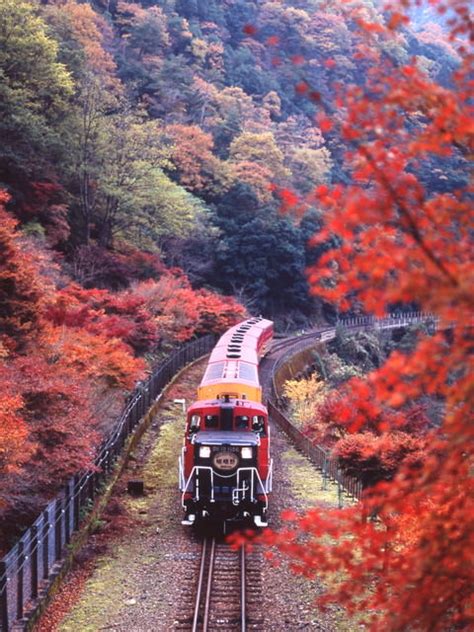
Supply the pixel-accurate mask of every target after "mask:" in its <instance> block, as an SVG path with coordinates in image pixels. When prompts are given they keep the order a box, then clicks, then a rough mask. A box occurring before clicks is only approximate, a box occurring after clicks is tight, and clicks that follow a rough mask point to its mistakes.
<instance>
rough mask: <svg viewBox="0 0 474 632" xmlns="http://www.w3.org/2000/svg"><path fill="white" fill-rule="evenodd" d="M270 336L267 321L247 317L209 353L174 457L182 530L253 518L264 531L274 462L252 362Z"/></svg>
mask: <svg viewBox="0 0 474 632" xmlns="http://www.w3.org/2000/svg"><path fill="white" fill-rule="evenodd" d="M272 337H273V323H272V322H271V321H270V320H266V319H264V318H261V317H258V318H250V319H248V320H246V321H243V322H242V323H240V324H238V325H236V326H235V327H232V328H231V329H229V331H227V332H226V333H225V334H224V335H223V336H222V337H221V338H220V339H219V341H218V343H217V345H216V346H215V347H214V350H213V351H212V353H211V355H210V358H209V362H208V364H207V367H206V370H205V372H204V376H203V378H202V380H201V383H200V385H199V387H198V393H197V397H198V399H197V401H196V402H194V403H193V404H192V405H191V406H190V407H189V408H188V411H187V418H186V431H185V436H184V442H183V448H182V452H181V456H180V458H179V482H180V490H181V493H182V505H183V508H184V511H185V517H184V519H183V521H182V523H183V524H184V525H192V524H197V523H199V522H201V521H203V520H215V521H220V522H224V523H225V522H227V521H237V520H252V521H253V522H254V524H255V525H256V526H258V527H264V526H267V509H268V495H269V494H270V492H271V488H272V459H271V457H270V429H269V427H268V413H267V409H266V407H265V406H264V405H263V403H262V388H261V386H260V382H259V377H258V363H259V360H260V358H261V357H262V356H263V354H264V353H265V351H266V349H267V348H268V346H269V344H270V342H271V340H272Z"/></svg>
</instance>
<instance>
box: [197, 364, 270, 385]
mask: <svg viewBox="0 0 474 632" xmlns="http://www.w3.org/2000/svg"><path fill="white" fill-rule="evenodd" d="M227 382H230V383H235V382H238V383H242V384H250V385H255V386H259V385H260V383H259V381H258V365H257V364H256V363H251V362H243V361H241V360H224V361H222V362H212V363H209V364H208V365H207V369H206V372H205V373H204V376H203V378H202V380H201V384H200V386H204V385H208V384H214V383H223V384H225V383H227Z"/></svg>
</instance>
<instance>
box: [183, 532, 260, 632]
mask: <svg viewBox="0 0 474 632" xmlns="http://www.w3.org/2000/svg"><path fill="white" fill-rule="evenodd" d="M261 595H262V580H261V573H260V563H259V561H258V562H257V560H256V559H254V557H252V555H250V556H248V555H247V554H246V551H245V549H244V548H241V549H239V550H235V549H232V548H231V547H230V546H229V545H228V544H225V543H224V542H219V541H218V540H217V539H216V538H215V537H207V538H204V540H203V542H202V550H201V561H200V565H199V575H198V581H197V587H196V592H195V600H194V612H193V618H192V624H191V627H190V629H191V630H192V632H212V631H217V630H220V631H222V630H226V631H229V632H231V631H234V630H235V631H237V630H238V631H240V632H245V631H248V630H263V629H264V628H263V615H262V613H261V608H260V609H258V602H260V605H261ZM257 613H258V614H257Z"/></svg>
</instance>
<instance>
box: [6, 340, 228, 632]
mask: <svg viewBox="0 0 474 632" xmlns="http://www.w3.org/2000/svg"><path fill="white" fill-rule="evenodd" d="M215 342H216V337H215V336H214V335H209V336H205V337H203V338H200V339H198V340H195V341H193V342H191V343H188V344H187V345H184V346H183V347H182V348H181V349H178V350H177V351H175V352H174V353H172V354H171V355H170V357H169V358H168V359H167V360H165V361H164V362H162V363H161V364H160V365H158V366H157V367H156V368H155V369H154V370H153V372H152V374H151V375H150V376H149V377H148V379H147V380H146V381H145V382H143V383H141V384H140V385H139V386H138V387H137V388H136V390H135V391H134V393H133V394H132V397H131V398H130V401H129V402H128V404H127V405H126V407H125V409H124V410H123V412H122V414H121V415H120V417H119V418H118V420H117V422H116V424H115V426H114V429H113V430H112V432H111V434H110V435H109V436H108V437H107V438H106V439H105V440H104V442H103V444H102V445H101V447H100V449H99V450H98V455H97V458H96V461H95V465H96V468H97V469H96V470H95V471H93V472H85V473H82V474H78V475H77V476H74V477H73V478H72V479H70V480H69V481H68V482H67V484H66V486H65V488H64V491H63V493H61V494H60V495H58V496H57V497H56V498H55V499H54V500H52V501H51V502H50V503H49V504H48V506H47V507H46V508H45V509H44V511H43V512H42V513H41V515H40V516H38V518H37V519H36V520H35V522H34V523H33V525H32V526H31V527H30V528H29V529H28V531H26V533H25V534H24V535H23V536H22V537H21V538H20V540H19V541H18V543H17V544H16V545H15V546H14V547H13V548H12V549H11V550H10V551H9V552H8V553H7V554H6V555H5V557H4V558H3V559H2V560H1V561H0V630H1V632H8V631H9V630H12V629H13V628H14V627H15V628H20V629H21V628H22V627H23V626H24V624H25V623H26V620H25V614H26V613H27V611H30V610H32V608H34V607H36V605H37V604H38V601H39V600H41V598H42V597H44V596H45V593H46V592H47V590H48V588H49V587H50V585H51V583H52V582H53V581H54V578H55V577H56V576H57V573H58V572H59V570H60V568H61V566H62V564H63V562H64V559H65V552H66V550H67V546H68V545H69V543H70V542H71V537H72V535H73V533H74V532H75V531H77V530H78V529H79V526H80V523H81V517H82V515H83V513H84V512H85V511H86V510H87V509H88V508H90V507H91V506H92V503H93V501H94V498H95V496H96V493H97V488H98V486H99V485H100V484H101V483H102V482H103V481H104V480H105V479H106V478H107V476H108V474H109V473H110V472H111V470H112V468H113V465H114V463H115V462H116V460H117V458H118V456H119V454H120V453H121V451H122V448H123V446H124V444H125V442H126V440H127V438H128V437H129V436H130V435H131V434H132V433H133V431H134V429H135V428H136V427H137V425H138V423H139V421H140V420H141V419H142V418H143V417H144V416H145V414H146V413H147V411H148V410H149V408H150V406H151V405H152V404H153V402H154V401H155V400H156V398H157V397H158V395H159V394H160V393H161V392H162V390H163V389H164V387H165V386H166V385H167V384H168V383H169V381H170V380H171V378H172V377H173V376H174V375H176V373H177V372H178V371H179V370H180V369H182V368H183V367H184V366H186V364H188V363H189V362H192V361H193V360H196V359H197V358H199V357H201V356H203V355H205V354H206V353H209V352H210V351H211V349H212V348H213V347H214V345H215Z"/></svg>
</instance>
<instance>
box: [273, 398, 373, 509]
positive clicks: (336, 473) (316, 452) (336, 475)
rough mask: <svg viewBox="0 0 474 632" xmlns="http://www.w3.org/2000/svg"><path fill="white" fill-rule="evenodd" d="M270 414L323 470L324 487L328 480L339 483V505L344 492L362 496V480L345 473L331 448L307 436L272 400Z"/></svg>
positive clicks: (355, 497)
mask: <svg viewBox="0 0 474 632" xmlns="http://www.w3.org/2000/svg"><path fill="white" fill-rule="evenodd" d="M268 414H269V415H270V417H271V418H272V419H273V421H275V422H276V423H277V424H278V426H279V427H280V428H281V429H282V430H283V431H284V432H285V433H286V434H287V435H288V436H289V437H290V438H291V440H292V441H293V443H294V445H295V446H296V447H297V448H298V449H299V450H301V452H302V453H303V454H304V455H306V456H307V457H308V458H309V459H310V461H311V462H312V463H314V465H315V466H316V467H317V468H318V469H320V470H321V473H322V476H323V489H325V488H326V483H327V481H328V480H330V481H333V482H334V483H337V490H338V501H339V507H342V506H343V504H344V493H345V494H347V495H349V496H350V497H351V498H354V499H356V500H360V499H361V498H362V492H363V487H362V482H361V481H359V480H358V479H356V478H354V477H352V476H349V475H348V474H345V473H344V472H343V471H342V470H341V469H340V468H339V466H338V463H337V459H333V458H331V453H330V450H326V449H325V448H323V447H322V446H319V445H316V444H315V443H313V442H312V441H311V440H310V439H308V437H306V436H305V435H304V434H303V433H302V432H301V430H299V428H297V427H296V426H295V425H293V424H292V422H291V421H290V420H289V419H288V417H287V416H286V415H285V414H284V413H283V412H282V411H281V410H279V409H278V408H277V407H276V406H275V404H274V403H273V402H271V401H269V402H268Z"/></svg>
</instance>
